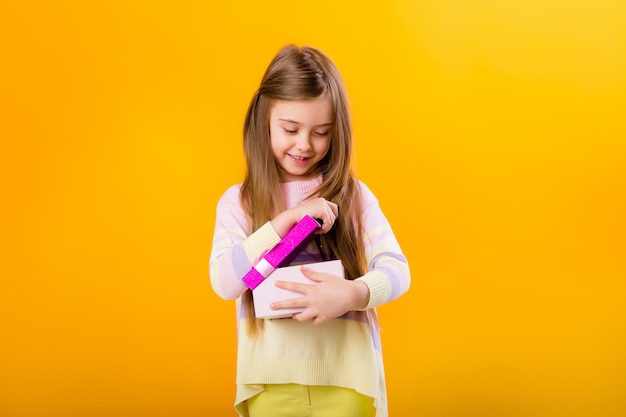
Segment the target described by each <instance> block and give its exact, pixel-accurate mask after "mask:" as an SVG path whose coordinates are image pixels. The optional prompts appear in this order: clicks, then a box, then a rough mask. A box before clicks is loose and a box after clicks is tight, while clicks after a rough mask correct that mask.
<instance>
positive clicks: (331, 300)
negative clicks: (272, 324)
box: [270, 266, 369, 325]
mask: <svg viewBox="0 0 626 417" xmlns="http://www.w3.org/2000/svg"><path fill="white" fill-rule="evenodd" d="M300 271H301V272H302V274H303V275H304V276H306V277H307V278H309V279H311V280H313V281H317V282H318V284H301V283H297V282H287V281H276V286H277V287H278V288H284V289H287V290H291V291H296V292H299V293H301V294H303V296H302V297H299V298H292V299H289V300H283V301H277V302H274V303H272V304H271V305H270V308H271V309H272V310H279V309H281V308H298V307H303V308H304V311H302V312H301V313H296V314H294V315H293V318H294V319H296V320H298V321H300V322H303V321H307V320H313V324H315V325H318V324H322V323H324V322H326V321H328V320H331V319H334V318H336V317H339V316H341V315H343V314H345V313H347V312H348V311H353V310H361V309H363V308H365V306H366V305H367V303H368V301H369V288H368V287H367V285H365V283H364V282H361V281H350V280H346V279H344V278H343V277H339V276H336V275H332V274H327V273H324V272H317V271H313V270H311V269H309V268H306V267H304V266H303V267H301V268H300Z"/></svg>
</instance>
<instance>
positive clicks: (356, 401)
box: [248, 384, 375, 417]
mask: <svg viewBox="0 0 626 417" xmlns="http://www.w3.org/2000/svg"><path fill="white" fill-rule="evenodd" d="M248 413H249V416H250V417H329V416H332V417H373V416H374V415H375V409H374V399H373V398H370V397H367V396H365V395H362V394H359V393H358V392H356V391H355V390H352V389H348V388H341V387H327V386H321V387H320V386H308V385H297V384H272V385H266V386H265V391H263V392H261V393H260V394H258V395H255V396H254V397H252V398H250V399H248Z"/></svg>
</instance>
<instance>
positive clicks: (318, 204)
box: [272, 197, 339, 238]
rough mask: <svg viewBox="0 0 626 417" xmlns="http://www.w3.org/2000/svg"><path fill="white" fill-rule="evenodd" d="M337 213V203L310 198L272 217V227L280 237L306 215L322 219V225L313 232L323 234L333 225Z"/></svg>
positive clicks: (319, 198)
mask: <svg viewBox="0 0 626 417" xmlns="http://www.w3.org/2000/svg"><path fill="white" fill-rule="evenodd" d="M338 214H339V207H338V206H337V204H335V203H333V202H332V201H328V200H326V199H324V198H321V197H318V198H312V199H310V200H307V201H305V202H303V203H302V204H300V205H298V206H296V207H293V208H291V209H289V210H285V211H283V212H282V213H280V214H279V215H278V216H276V217H274V218H273V219H272V227H273V228H274V230H275V231H276V233H278V234H279V236H280V237H281V238H282V237H284V236H285V235H286V234H287V232H288V231H289V230H290V229H291V228H292V227H293V226H294V225H295V224H296V223H298V222H299V221H300V220H302V218H303V217H304V216H306V215H308V216H311V217H313V218H314V219H320V220H321V221H322V226H321V227H320V228H318V229H317V230H316V231H315V233H317V234H324V233H328V231H329V230H330V229H331V228H332V227H333V224H335V220H337V216H338Z"/></svg>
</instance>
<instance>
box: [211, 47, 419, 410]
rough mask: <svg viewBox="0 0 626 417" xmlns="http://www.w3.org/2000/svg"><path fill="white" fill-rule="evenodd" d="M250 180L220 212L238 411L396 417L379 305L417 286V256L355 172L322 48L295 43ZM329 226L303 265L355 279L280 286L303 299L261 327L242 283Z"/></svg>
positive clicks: (278, 69)
mask: <svg viewBox="0 0 626 417" xmlns="http://www.w3.org/2000/svg"><path fill="white" fill-rule="evenodd" d="M244 151H245V157H246V162H247V172H246V177H245V180H244V182H243V184H238V185H234V186H232V187H230V188H229V189H228V190H226V192H225V193H224V195H223V196H222V197H221V198H220V200H219V202H218V204H217V215H216V224H215V235H214V237H213V247H212V252H211V261H210V275H211V284H212V286H213V289H214V290H215V292H216V293H217V294H218V295H219V296H221V297H223V298H225V299H236V300H237V303H236V305H237V312H238V318H239V326H238V352H237V394H236V399H235V408H236V409H237V411H238V412H239V414H240V415H241V416H249V417H258V416H260V417H280V416H322V417H323V416H333V417H352V416H354V417H357V416H358V417H361V416H374V415H376V416H377V417H385V416H387V399H386V392H385V379H384V372H383V365H382V354H381V350H380V339H379V329H378V325H377V324H378V323H377V319H376V310H375V307H377V306H379V305H381V304H384V303H387V302H389V301H391V300H394V299H395V298H397V297H399V296H400V295H401V294H403V293H404V292H406V291H407V289H408V288H409V282H410V277H409V269H408V265H407V261H406V258H405V257H404V255H403V254H402V251H401V249H400V247H399V245H398V242H397V241H396V238H395V237H394V234H393V232H392V230H391V228H390V226H389V223H388V221H387V219H386V218H385V216H384V215H383V213H382V211H381V209H380V207H379V205H378V201H377V200H376V198H375V197H374V195H373V194H372V193H371V191H370V190H369V189H368V188H367V187H366V186H365V185H364V184H363V183H362V182H360V181H358V180H356V179H355V178H354V176H353V175H352V174H351V171H350V161H351V157H352V156H351V153H352V128H351V123H350V116H349V113H348V108H347V100H346V93H345V88H344V85H343V82H342V80H341V77H340V75H339V72H338V70H337V68H336V67H335V65H334V64H333V62H332V61H331V60H330V59H329V58H328V57H327V56H326V55H325V54H324V53H322V52H321V51H319V50H316V49H313V48H310V47H302V48H300V47H296V46H287V47H284V48H283V49H281V50H280V51H279V53H278V54H277V55H276V57H275V58H274V59H273V60H272V62H271V63H270V66H269V67H268V68H267V71H266V72H265V75H264V77H263V79H262V81H261V86H260V88H259V89H258V91H257V93H256V94H255V95H254V97H253V98H252V101H251V103H250V106H249V108H248V112H247V115H246V119H245V124H244ZM305 215H309V216H311V217H313V218H317V219H321V220H322V222H323V223H322V226H321V227H320V228H319V229H318V230H317V231H316V233H317V234H316V239H315V241H314V242H312V243H311V244H310V245H309V246H308V247H307V248H306V249H305V250H303V251H302V253H301V254H300V255H299V256H298V257H297V258H296V259H295V260H294V261H293V262H292V264H300V263H309V262H316V261H321V260H330V259H340V260H341V261H342V264H343V266H344V270H345V277H339V276H333V275H330V274H325V273H321V272H314V271H311V270H308V269H305V268H303V270H302V273H303V274H304V275H305V276H307V277H308V278H310V279H311V280H314V281H317V284H315V285H306V284H297V283H288V282H277V283H276V285H277V286H278V287H280V288H285V289H290V290H293V291H296V292H298V293H301V294H302V296H301V297H298V298H294V299H290V300H284V301H279V302H275V303H273V304H272V305H271V308H272V309H282V308H293V307H301V308H304V310H303V311H302V312H300V313H296V314H294V315H293V317H292V318H287V319H265V320H261V319H256V318H255V315H254V306H253V304H252V293H251V292H250V290H248V288H247V287H246V286H245V284H243V282H242V280H241V279H242V277H243V276H244V275H245V274H246V273H247V272H248V271H249V270H250V268H251V267H252V266H253V265H254V264H255V261H257V260H258V259H259V258H261V257H262V256H263V254H264V253H266V252H267V251H268V250H270V249H272V248H273V247H274V246H275V245H276V244H277V243H278V242H279V241H280V239H281V237H282V236H284V235H285V234H286V233H287V232H288V231H289V230H290V229H291V227H293V226H294V225H295V224H296V223H297V222H298V221H299V220H300V219H302V217H304V216H305Z"/></svg>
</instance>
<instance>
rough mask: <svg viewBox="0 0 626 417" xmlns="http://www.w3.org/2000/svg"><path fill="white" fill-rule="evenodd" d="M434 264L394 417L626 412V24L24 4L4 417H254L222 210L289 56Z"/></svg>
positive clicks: (12, 173)
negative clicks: (219, 292)
mask: <svg viewBox="0 0 626 417" xmlns="http://www.w3.org/2000/svg"><path fill="white" fill-rule="evenodd" d="M288 42H295V43H298V44H310V45H313V46H316V47H319V48H321V49H323V50H324V51H326V52H327V53H328V54H329V55H330V56H331V57H332V58H333V59H334V60H335V62H336V63H337V65H338V66H339V68H340V70H341V71H342V73H343V76H344V78H345V81H346V84H347V88H348V93H349V95H350V99H351V106H352V112H353V115H354V127H355V139H356V149H357V166H356V171H357V174H358V176H359V177H360V178H361V179H362V180H364V181H365V182H366V183H367V184H368V185H369V186H370V187H371V188H372V190H373V191H374V192H375V193H376V194H377V196H378V197H379V199H380V201H381V205H382V207H383V209H384V210H385V212H386V214H387V215H388V217H389V219H390V221H391V223H392V225H393V227H394V229H395V231H396V234H397V237H398V239H399V240H400V243H401V245H402V246H403V248H404V250H405V252H406V255H407V257H408V259H409V261H410V265H411V269H412V278H413V285H412V287H411V290H410V291H409V293H408V294H407V295H405V296H404V297H402V298H401V299H399V300H398V301H396V302H394V303H392V304H389V305H386V306H383V307H381V308H380V310H379V311H380V315H381V321H382V326H383V344H384V352H385V362H386V369H387V379H388V385H389V398H390V412H391V416H392V417H402V416H424V417H472V416H477V417H491V416H493V417H519V416H524V417H526V416H528V417H536V416H561V415H562V416H589V417H612V416H623V415H626V395H624V394H626V354H625V352H626V340H625V339H626V338H625V331H626V312H625V308H624V303H625V301H624V300H625V296H626V284H625V278H626V250H625V249H626V216H625V214H626V195H625V193H626V187H625V185H626V159H625V157H626V121H625V111H626V3H624V2H623V1H621V0H507V1H487V0H440V1H436V0H431V1H427V0H424V1H411V0H396V1H381V2H378V1H372V2H364V1H340V0H339V1H337V0H320V1H316V2H304V1H302V2H300V1H296V0H292V1H276V2H253V1H248V2H237V1H226V2H217V1H215V2H214V1H210V0H209V1H168V2H164V1H157V2H155V1H21V2H18V1H9V0H3V1H2V2H0V60H1V64H0V99H1V103H0V106H1V107H0V137H1V138H2V142H1V149H0V184H1V190H0V191H1V193H2V194H1V195H2V203H1V205H0V210H1V222H2V228H1V231H0V236H1V242H2V243H1V247H0V257H1V271H0V273H1V281H0V285H1V287H0V332H1V333H0V338H1V339H0V353H1V354H0V415H2V416H3V417H26V416H28V417H31V416H32V417H34V416H41V417H44V416H45V417H48V416H55V417H56V416H59V417H61V416H62V417H74V416H76V417H83V416H120V417H127V416H128V417H137V416H139V417H142V416H150V417H161V416H168V417H169V416H186V417H193V416H234V412H233V411H232V408H231V407H232V402H233V393H234V370H235V362H234V360H235V343H236V340H235V316H234V305H233V303H232V302H227V301H223V300H220V299H219V298H217V297H216V296H215V295H214V294H213V293H212V291H211V288H210V285H209V281H208V274H207V263H208V257H209V253H210V244H211V237H212V232H213V221H214V209H215V204H216V202H217V199H218V197H219V196H220V195H221V193H222V192H223V191H224V189H225V188H226V187H227V186H229V185H231V184H233V183H236V182H239V181H241V179H242V174H243V159H242V158H243V156H242V147H241V130H242V122H243V116H244V112H245V110H246V108H247V105H248V101H249V99H250V97H251V96H252V94H253V92H254V90H255V88H256V86H257V84H258V82H259V80H260V78H261V75H262V72H263V71H264V69H265V67H266V66H267V64H268V63H269V60H270V59H271V57H272V56H273V55H274V53H275V52H276V51H277V50H278V49H279V47H281V46H282V45H283V44H285V43H288Z"/></svg>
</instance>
